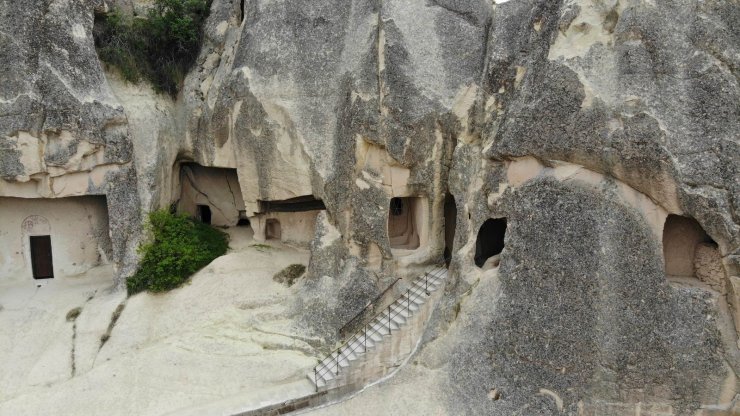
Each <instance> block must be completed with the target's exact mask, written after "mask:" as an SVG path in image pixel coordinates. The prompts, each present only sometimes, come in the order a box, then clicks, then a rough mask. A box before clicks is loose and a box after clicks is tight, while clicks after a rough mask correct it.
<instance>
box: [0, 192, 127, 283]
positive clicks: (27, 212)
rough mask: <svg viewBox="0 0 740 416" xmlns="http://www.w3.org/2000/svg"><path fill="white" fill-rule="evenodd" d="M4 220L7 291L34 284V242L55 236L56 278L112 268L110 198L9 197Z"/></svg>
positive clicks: (0, 203)
mask: <svg viewBox="0 0 740 416" xmlns="http://www.w3.org/2000/svg"><path fill="white" fill-rule="evenodd" d="M0 218H2V225H1V226H0V247H2V248H3V250H2V252H3V254H2V255H1V256H0V258H2V262H0V283H2V284H4V285H5V284H8V283H17V282H30V281H32V279H33V274H32V267H31V252H30V241H29V237H30V236H36V235H49V236H51V248H52V259H53V268H54V276H55V278H61V279H64V278H66V277H72V276H75V275H78V274H81V273H84V272H86V271H87V270H89V269H90V268H92V267H94V266H98V265H102V264H108V263H109V261H110V258H111V256H112V252H111V241H110V234H109V230H108V207H107V205H106V201H105V198H104V197H100V196H82V197H70V198H58V199H39V198H36V199H28V198H6V197H3V198H0ZM111 284H113V282H111Z"/></svg>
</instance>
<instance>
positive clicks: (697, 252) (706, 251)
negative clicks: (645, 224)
mask: <svg viewBox="0 0 740 416" xmlns="http://www.w3.org/2000/svg"><path fill="white" fill-rule="evenodd" d="M663 259H664V264H665V273H666V275H667V276H670V277H683V278H687V277H689V278H698V279H700V280H701V281H704V282H705V283H707V284H709V285H710V286H712V287H714V288H716V289H718V290H719V289H720V288H721V286H722V281H723V275H724V272H723V269H722V260H721V259H722V257H721V255H720V252H719V247H718V246H717V243H715V241H714V240H713V239H712V238H711V237H710V236H709V235H708V234H707V233H706V231H704V229H703V228H702V226H701V224H699V222H697V221H696V220H695V219H693V218H690V217H684V216H680V215H669V216H668V217H667V218H666V221H665V225H664V226H663Z"/></svg>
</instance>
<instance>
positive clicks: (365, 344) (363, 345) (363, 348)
mask: <svg viewBox="0 0 740 416" xmlns="http://www.w3.org/2000/svg"><path fill="white" fill-rule="evenodd" d="M362 352H367V324H365V336H364V337H363V338H362Z"/></svg>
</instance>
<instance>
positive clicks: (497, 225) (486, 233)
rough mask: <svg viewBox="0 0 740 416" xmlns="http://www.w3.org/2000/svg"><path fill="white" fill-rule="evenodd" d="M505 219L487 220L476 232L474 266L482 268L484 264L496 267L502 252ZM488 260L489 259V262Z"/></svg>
mask: <svg viewBox="0 0 740 416" xmlns="http://www.w3.org/2000/svg"><path fill="white" fill-rule="evenodd" d="M505 237H506V218H489V219H487V220H486V221H485V222H484V223H483V225H481V227H480V229H479V230H478V236H477V237H476V240H475V259H474V260H475V265H476V266H478V267H481V268H484V265H486V263H489V264H490V263H494V264H491V266H492V267H495V266H497V265H498V255H500V254H501V252H502V251H503V250H504V240H505ZM489 259H491V260H490V261H489Z"/></svg>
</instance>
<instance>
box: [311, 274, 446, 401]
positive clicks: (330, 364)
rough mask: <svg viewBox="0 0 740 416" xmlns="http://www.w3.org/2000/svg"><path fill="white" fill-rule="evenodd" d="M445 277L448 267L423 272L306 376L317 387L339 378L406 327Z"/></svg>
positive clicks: (440, 285)
mask: <svg viewBox="0 0 740 416" xmlns="http://www.w3.org/2000/svg"><path fill="white" fill-rule="evenodd" d="M446 278H447V269H445V268H443V267H438V268H435V269H432V270H431V271H429V272H427V276H424V275H422V276H419V277H417V278H416V279H414V280H413V281H412V282H411V284H410V285H409V288H408V291H406V292H405V293H403V294H401V296H399V297H398V298H397V299H396V300H395V301H394V302H393V303H391V305H390V306H389V307H387V308H385V309H384V310H383V311H381V312H380V314H378V315H376V316H375V318H374V319H373V320H372V321H370V323H368V324H367V325H365V326H364V327H363V328H360V329H359V330H358V331H357V333H355V334H354V335H353V336H352V337H350V338H349V339H348V340H347V341H346V342H345V343H344V345H343V346H342V347H341V348H340V349H339V350H338V351H335V352H333V353H332V354H330V355H329V356H328V357H326V358H324V360H323V361H321V362H320V363H319V364H318V365H317V366H316V367H315V368H314V369H315V372H314V373H313V374H307V377H308V378H309V379H310V380H311V381H312V382H313V383H314V384H316V387H317V388H322V387H325V386H327V385H329V383H330V382H331V381H332V380H336V379H338V378H339V377H340V376H341V375H342V372H343V371H345V370H344V369H345V368H347V367H350V366H351V364H352V362H354V361H355V360H357V359H359V358H360V357H361V356H362V355H364V354H365V353H367V352H369V350H371V349H372V348H374V347H375V346H376V345H377V344H379V343H381V342H383V341H384V338H385V337H386V336H388V335H393V333H394V332H396V331H398V330H400V329H401V328H403V327H404V326H405V325H406V323H407V322H408V321H409V320H410V319H411V318H412V317H413V316H414V315H415V312H416V311H418V310H420V309H421V307H422V306H423V305H424V304H425V303H426V302H427V300H428V299H429V297H430V296H431V294H432V292H434V291H436V290H438V289H439V288H440V287H442V285H443V284H444V282H445V279H446ZM389 315H390V322H389ZM389 325H390V328H389ZM335 383H336V382H335Z"/></svg>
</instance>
